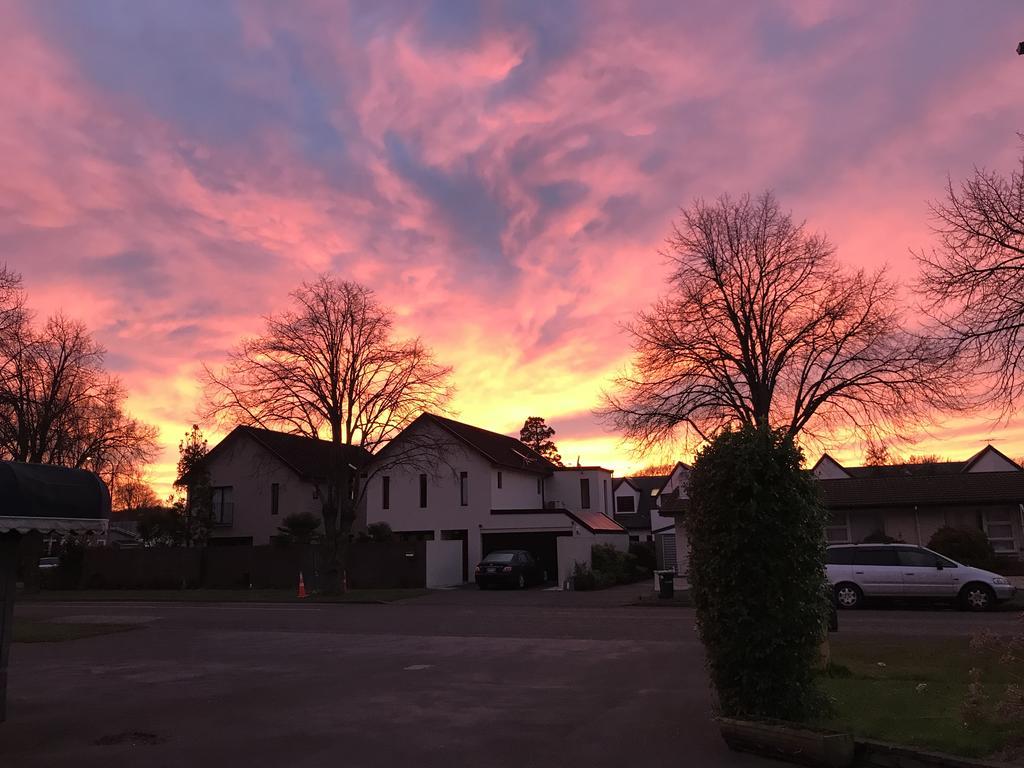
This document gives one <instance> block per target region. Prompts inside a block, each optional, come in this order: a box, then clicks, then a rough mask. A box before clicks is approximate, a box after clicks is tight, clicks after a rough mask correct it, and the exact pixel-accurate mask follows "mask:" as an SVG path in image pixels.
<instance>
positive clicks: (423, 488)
mask: <svg viewBox="0 0 1024 768" xmlns="http://www.w3.org/2000/svg"><path fill="white" fill-rule="evenodd" d="M426 508H427V476H426V475H420V509H426Z"/></svg>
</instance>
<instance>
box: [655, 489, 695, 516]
mask: <svg viewBox="0 0 1024 768" xmlns="http://www.w3.org/2000/svg"><path fill="white" fill-rule="evenodd" d="M689 509H690V500H689V499H681V498H679V489H676V490H674V491H672V492H671V493H666V494H665V495H664V496H662V497H661V513H662V514H663V515H675V514H678V513H680V512H686V511H688V510H689Z"/></svg>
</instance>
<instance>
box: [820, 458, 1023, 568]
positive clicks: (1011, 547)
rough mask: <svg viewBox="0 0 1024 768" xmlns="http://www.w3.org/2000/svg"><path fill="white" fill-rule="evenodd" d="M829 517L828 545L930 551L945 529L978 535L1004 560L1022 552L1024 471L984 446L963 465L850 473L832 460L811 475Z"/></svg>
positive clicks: (822, 461)
mask: <svg viewBox="0 0 1024 768" xmlns="http://www.w3.org/2000/svg"><path fill="white" fill-rule="evenodd" d="M812 471H813V472H814V474H815V476H817V478H818V479H819V480H820V481H821V487H822V492H823V495H824V499H825V504H826V505H827V506H828V508H829V511H830V512H831V518H830V520H829V525H828V527H827V529H826V538H827V540H828V542H829V543H830V544H845V543H848V542H860V541H863V540H864V538H865V537H866V536H870V535H871V534H874V533H883V534H885V535H886V536H890V537H892V538H894V539H898V540H900V541H905V542H907V543H908V544H920V545H922V546H927V544H928V540H929V539H930V538H931V536H932V534H933V533H935V531H936V530H938V529H939V528H941V527H943V526H947V525H948V526H952V527H954V528H980V529H981V530H983V531H984V532H985V533H986V534H987V536H988V538H989V541H991V542H992V546H993V548H994V549H995V551H996V552H997V553H999V554H1003V555H1008V556H1011V557H1019V556H1020V554H1021V551H1022V549H1024V532H1022V524H1024V506H1022V505H1024V469H1021V467H1020V466H1019V465H1018V464H1016V463H1015V462H1014V461H1012V460H1011V459H1009V458H1008V457H1006V456H1005V455H1003V454H1002V453H1000V452H999V451H997V450H996V449H995V448H993V447H992V446H991V445H986V446H985V447H984V448H983V449H982V450H981V451H979V452H978V453H976V454H975V455H974V456H972V457H971V458H969V459H967V460H966V461H947V462H939V463H933V464H898V465H893V466H882V467H845V466H843V465H842V464H840V463H839V462H838V461H836V460H835V459H833V458H832V457H831V456H829V455H828V454H825V455H823V456H822V457H821V459H819V460H818V463H817V464H815V465H814V467H813V468H812Z"/></svg>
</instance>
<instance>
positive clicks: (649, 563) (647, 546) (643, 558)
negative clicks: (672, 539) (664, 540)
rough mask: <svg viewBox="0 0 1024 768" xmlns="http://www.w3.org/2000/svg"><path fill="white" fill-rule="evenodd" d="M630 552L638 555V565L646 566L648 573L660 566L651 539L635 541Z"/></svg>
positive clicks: (630, 546) (630, 547) (635, 555)
mask: <svg viewBox="0 0 1024 768" xmlns="http://www.w3.org/2000/svg"><path fill="white" fill-rule="evenodd" d="M629 554H631V555H633V556H634V557H636V563H637V566H638V567H640V568H646V569H647V571H648V573H651V572H653V571H654V569H655V568H657V567H658V557H657V555H656V554H655V552H654V544H653V543H652V542H649V541H645V542H642V543H641V542H638V541H635V542H633V543H632V544H630V545H629Z"/></svg>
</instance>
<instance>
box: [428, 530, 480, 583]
mask: <svg viewBox="0 0 1024 768" xmlns="http://www.w3.org/2000/svg"><path fill="white" fill-rule="evenodd" d="M426 545H427V587H428V588H429V589H433V588H435V587H451V586H454V585H456V584H461V583H462V542H461V541H428V542H426ZM472 566H473V564H472V563H471V564H470V568H472Z"/></svg>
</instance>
